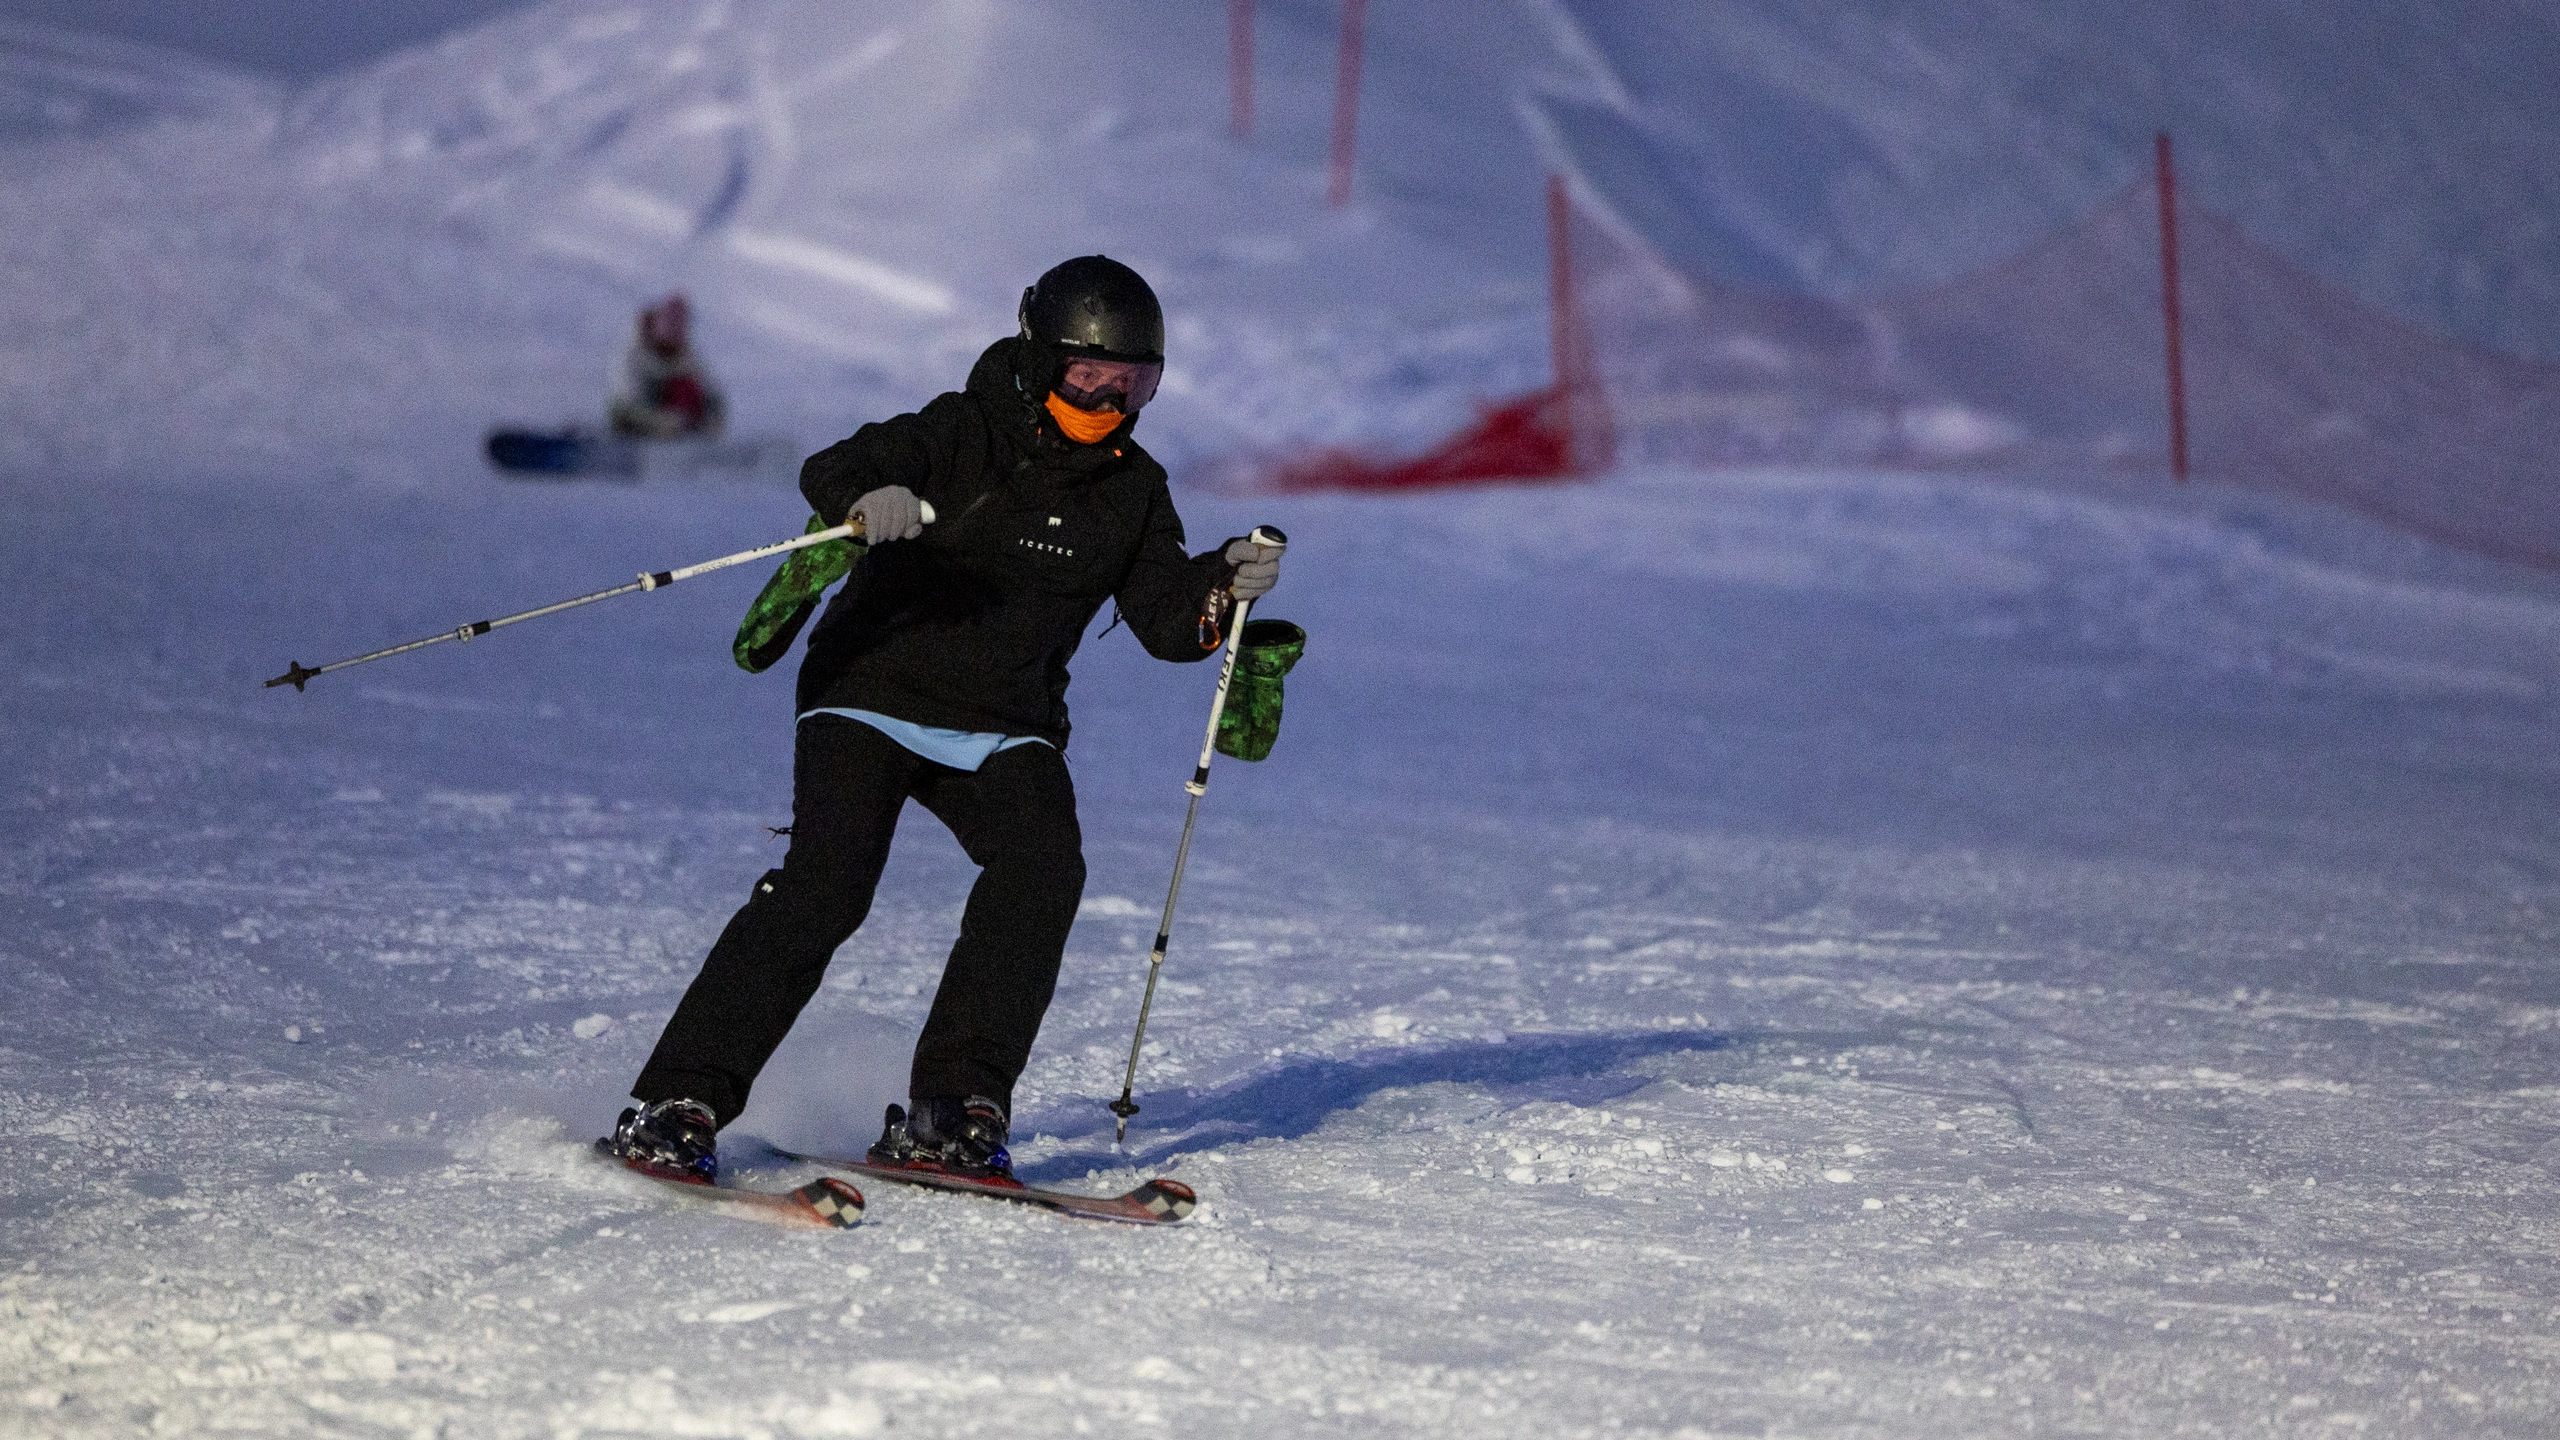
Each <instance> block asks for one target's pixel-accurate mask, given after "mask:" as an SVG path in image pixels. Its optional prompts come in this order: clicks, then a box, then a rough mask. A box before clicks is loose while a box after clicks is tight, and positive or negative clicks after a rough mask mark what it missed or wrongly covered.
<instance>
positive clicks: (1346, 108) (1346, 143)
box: [1326, 0, 1369, 210]
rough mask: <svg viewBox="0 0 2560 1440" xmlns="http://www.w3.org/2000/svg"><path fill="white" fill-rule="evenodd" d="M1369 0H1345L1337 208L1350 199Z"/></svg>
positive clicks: (1333, 200)
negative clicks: (1353, 136)
mask: <svg viewBox="0 0 2560 1440" xmlns="http://www.w3.org/2000/svg"><path fill="white" fill-rule="evenodd" d="M1368 9H1369V3H1368V0H1342V61H1341V65H1340V67H1339V68H1338V69H1337V71H1336V72H1335V76H1334V88H1333V186H1332V190H1331V192H1330V193H1329V194H1328V195H1327V196H1326V200H1327V202H1328V203H1330V204H1331V205H1332V206H1333V208H1335V209H1336V210H1339V209H1341V208H1342V207H1343V206H1345V205H1348V204H1350V203H1351V133H1352V127H1353V125H1354V124H1355V123H1356V122H1357V121H1358V120H1359V118H1360V24H1361V21H1362V19H1363V18H1364V17H1365V15H1366V14H1367V12H1368Z"/></svg>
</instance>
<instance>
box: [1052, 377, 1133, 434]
mask: <svg viewBox="0 0 2560 1440" xmlns="http://www.w3.org/2000/svg"><path fill="white" fill-rule="evenodd" d="M1049 416H1050V418H1051V419H1053V420H1056V421H1057V422H1058V428H1059V429H1060V430H1063V431H1065V432H1066V436H1067V438H1068V439H1070V440H1073V441H1074V442H1076V443H1077V444H1079V445H1090V444H1092V443H1094V442H1095V441H1097V440H1100V439H1102V438H1103V437H1105V436H1107V435H1109V434H1110V433H1111V432H1112V431H1114V430H1117V429H1119V428H1120V422H1121V421H1123V420H1125V419H1127V418H1128V417H1127V416H1125V415H1122V414H1121V413H1120V412H1119V411H1117V410H1079V409H1077V408H1076V407H1074V406H1073V405H1070V404H1068V403H1067V399H1066V397H1065V396H1063V395H1061V394H1059V393H1058V392H1057V391H1055V390H1052V391H1050V392H1049Z"/></svg>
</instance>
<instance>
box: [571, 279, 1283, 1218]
mask: <svg viewBox="0 0 2560 1440" xmlns="http://www.w3.org/2000/svg"><path fill="white" fill-rule="evenodd" d="M1019 317H1020V321H1021V328H1020V332H1019V333H1018V334H1016V335H1014V336H1010V337H1007V338H1005V339H1003V340H999V341H997V342H996V343H995V344H993V345H991V346H989V347H988V348H987V350H986V352H985V353H984V354H982V355H981V356H979V357H978V362H977V364H976V366H975V367H974V368H973V369H972V370H971V371H970V374H969V380H968V384H967V387H966V388H965V389H962V390H957V391H953V392H951V393H948V394H944V395H941V396H939V397H937V398H935V399H934V400H933V401H932V402H931V403H929V404H927V405H926V406H925V407H924V408H923V409H922V410H920V411H917V412H915V413H913V414H908V415H900V416H897V417H896V418H894V419H890V420H885V421H880V422H877V423H874V424H869V425H865V426H863V427H862V428H861V429H860V430H858V431H856V432H854V434H853V436H852V437H851V438H849V439H846V440H843V441H840V442H838V443H837V444H835V445H833V446H831V447H829V448H828V449H826V450H824V451H821V452H820V453H819V454H817V455H815V456H812V457H811V458H810V460H809V462H808V463H807V465H805V466H804V467H803V468H802V470H801V472H800V489H801V493H802V494H803V495H805V496H806V497H807V498H808V500H809V503H810V505H811V506H812V507H813V508H814V509H815V510H816V511H817V512H818V514H819V515H820V516H821V517H824V518H825V519H826V520H827V521H828V522H829V523H836V522H839V521H841V520H844V519H846V518H849V517H852V516H860V517H861V518H862V520H863V524H864V526H865V527H866V529H867V531H868V538H869V541H870V549H869V551H868V552H867V553H866V554H865V555H864V556H863V558H862V559H861V560H860V561H859V562H858V563H857V564H856V565H855V566H854V568H853V571H852V573H851V574H850V575H849V576H848V577H847V579H846V582H845V586H844V589H843V590H842V591H841V592H840V593H838V595H837V596H836V598H835V599H834V600H833V601H832V602H831V603H830V604H829V605H828V608H827V610H826V613H825V614H824V615H823V616H822V617H821V618H820V620H819V622H818V624H817V627H816V629H815V630H814V631H812V632H811V635H810V638H809V645H808V653H807V656H806V657H805V658H804V659H803V661H802V663H801V669H800V681H799V690H798V696H797V704H796V710H797V714H798V727H797V739H796V743H795V749H794V752H793V757H792V758H793V766H792V825H791V831H790V837H791V846H790V849H789V851H788V852H787V853H786V854H785V855H784V857H783V862H782V868H780V869H778V870H770V871H767V872H766V873H765V874H764V875H763V877H762V878H760V879H759V880H757V882H756V884H755V888H754V890H753V892H752V893H751V894H750V895H749V896H748V899H747V903H746V905H745V906H744V907H743V908H741V909H740V910H739V911H738V913H737V914H736V916H734V917H733V918H732V919H731V920H730V921H729V924H728V928H727V929H725V930H724V931H722V932H721V935H720V938H719V941H718V942H717V943H716V944H714V945H713V946H712V949H711V954H710V956H709V957H708V958H707V959H705V960H704V962H703V966H702V972H701V974H700V975H699V976H697V977H696V978H695V980H694V982H693V984H692V986H691V988H689V989H688V990H687V991H686V992H685V996H684V999H683V1000H682V1002H681V1003H679V1004H678V1005H677V1007H676V1012H675V1014H674V1016H673V1017H672V1018H671V1019H669V1021H668V1022H667V1027H666V1030H665V1031H664V1032H663V1033H662V1034H661V1035H660V1036H659V1039H658V1044H657V1048H656V1050H655V1052H654V1053H652V1054H651V1055H650V1057H649V1061H648V1063H647V1065H646V1066H645V1067H644V1068H643V1069H642V1070H641V1072H640V1077H639V1079H638V1080H637V1081H635V1082H634V1083H633V1085H632V1090H631V1094H632V1098H633V1099H635V1100H638V1101H639V1102H640V1104H639V1106H638V1107H636V1108H634V1109H631V1110H626V1111H624V1112H623V1114H622V1118H621V1120H620V1121H619V1123H617V1125H616V1126H615V1129H614V1133H613V1135H612V1136H611V1137H610V1140H609V1142H608V1144H609V1145H610V1147H611V1148H613V1149H614V1150H615V1151H616V1152H617V1153H619V1154H621V1155H622V1156H623V1157H624V1158H625V1159H627V1160H632V1161H635V1162H637V1163H640V1164H642V1165H644V1166H646V1167H649V1168H652V1169H657V1170H661V1171H676V1172H688V1173H691V1174H694V1175H697V1176H700V1177H702V1178H704V1179H710V1178H713V1177H714V1176H716V1174H717V1171H718V1160H717V1157H716V1153H715V1140H714V1137H715V1134H716V1132H717V1131H718V1129H719V1127H721V1126H722V1125H725V1124H727V1123H728V1122H729V1121H731V1120H734V1119H736V1118H737V1116H738V1114H739V1112H741V1111H742V1110H744V1109H745V1108H746V1104H747V1092H748V1089H749V1087H750V1086H751V1085H752V1084H753V1083H754V1080H755V1077H756V1074H757V1072H758V1071H759V1070H761V1069H762V1068H763V1066H764V1063H765V1061H766V1060H767V1059H768V1058H769V1057H770V1056H771V1055H772V1053H773V1050H774V1047H775V1046H777V1045H778V1044H780V1043H781V1041H782V1037H783V1034H784V1032H786V1031H787V1030H789V1029H790V1028H791V1025H792V1022H793V1021H794V1020H795V1019H796V1018H797V1017H798V1016H799V1013H800V1010H801V1007H802V1006H804V1005H806V1004H807V1003H808V1001H809V998H810V997H811V996H812V995H814V994H815V993H816V992H817V989H818V984H819V981H820V979H821V978H822V977H823V975H824V974H825V971H826V967H827V962H828V960H829V958H830V957H831V956H833V955H834V953H835V950H836V947H837V946H838V945H840V944H842V943H844V941H845V940H846V939H847V938H849V937H850V936H851V935H852V934H853V932H854V930H855V929H856V927H858V926H860V925H861V923H862V921H863V918H864V916H865V915H866V914H867V913H868V912H869V910H870V907H871V898H872V892H873V889H874V887H875V886H876V885H877V884H878V882H879V878H880V873H881V867H882V866H883V865H884V864H885V863H886V862H887V859H888V853H889V841H890V837H891V835H892V834H893V833H894V831H895V829H896V826H897V820H898V813H899V811H900V810H901V809H902V808H904V806H905V805H906V802H907V801H908V800H910V799H913V800H915V801H917V802H919V803H920V804H922V805H923V806H924V807H925V808H926V809H927V810H929V811H931V812H932V813H933V815H934V816H935V818H937V819H939V820H941V821H942V822H943V824H945V825H947V826H949V827H950V829H951V832H952V834H953V835H954V836H956V837H957V838H958V839H959V841H960V845H961V848H962V849H963V850H964V851H966V852H967V854H968V856H969V858H970V859H971V860H973V861H975V862H976V863H977V864H978V866H979V867H980V873H979V876H978V879H977V882H976V884H975V885H974V886H973V887H972V888H971V890H970V892H969V901H968V906H967V909H966V910H965V911H964V913H963V914H962V917H961V922H960V937H959V940H958V943H956V944H955V945H953V946H952V949H951V955H950V959H949V960H948V961H947V962H946V964H945V966H944V969H943V976H942V983H941V987H940V988H939V989H938V990H937V991H936V993H935V995H934V999H933V1006H932V1009H931V1012H930V1013H929V1014H928V1015H927V1017H926V1019H925V1023H924V1032H923V1034H922V1036H921V1037H920V1038H919V1039H918V1041H917V1043H916V1050H915V1059H914V1064H913V1067H912V1069H911V1071H910V1073H909V1082H908V1096H909V1104H908V1106H906V1107H904V1108H903V1109H902V1108H901V1107H896V1106H892V1107H891V1108H890V1112H889V1122H888V1126H887V1131H886V1133H885V1134H884V1135H883V1136H882V1137H881V1140H880V1143H879V1144H877V1145H875V1146H873V1147H872V1151H871V1158H872V1160H874V1161H875V1162H877V1163H882V1164H895V1165H910V1166H923V1167H935V1168H943V1169H947V1170H949V1171H951V1172H953V1173H959V1174H965V1175H971V1176H976V1177H986V1176H1005V1175H1009V1174H1010V1160H1009V1157H1008V1156H1007V1154H1006V1150H1005V1146H1006V1142H1007V1140H1008V1138H1009V1129H1010V1124H1011V1114H1012V1098H1013V1085H1014V1081H1015V1080H1016V1079H1017V1078H1018V1077H1019V1076H1020V1075H1021V1073H1022V1070H1023V1067H1024V1065H1025V1064H1026V1063H1027V1061H1028V1059H1029V1056H1030V1053H1031V1045H1032V1040H1033V1038H1034V1037H1035V1036H1036V1035H1037V1034H1038V1032H1039V1029H1040V1021H1041V1018H1042V1016H1043V1015H1044V1014H1045V1013H1046V1012H1047V1010H1048V1007H1049V1001H1050V997H1051V995H1052V994H1053V993H1054V992H1055V990H1056V987H1057V980H1058V967H1059V961H1060V957H1061V956H1062V954H1063V953H1064V951H1065V948H1066V941H1067V931H1068V928H1069V927H1070V926H1071V925H1072V924H1073V923H1074V920H1075V914H1076V905H1077V902H1078V900H1079V899H1080V898H1081V896H1082V895H1083V891H1084V878H1085V867H1084V857H1083V850H1082V845H1083V842H1082V837H1081V834H1080V832H1079V830H1078V828H1077V824H1076V804H1075V788H1074V785H1073V783H1072V782H1071V781H1070V779H1069V777H1068V773H1067V765H1066V758H1065V755H1064V754H1063V747H1064V746H1065V744H1066V742H1067V729H1068V725H1067V706H1066V690H1067V680H1068V675H1067V662H1068V660H1069V659H1070V658H1072V657H1073V656H1074V654H1075V651H1076V647H1077V645H1078V643H1079V642H1080V640H1081V639H1082V637H1083V635H1084V632H1085V630H1086V628H1087V626H1088V625H1090V623H1091V622H1092V620H1093V618H1094V616H1095V614H1096V613H1097V612H1098V611H1099V610H1100V608H1101V606H1102V604H1103V602H1104V601H1106V600H1109V601H1113V602H1115V603H1116V604H1117V606H1118V608H1119V611H1120V614H1121V615H1122V616H1123V617H1125V618H1126V620H1127V621H1128V624H1129V628H1130V631H1131V632H1132V633H1133V634H1135V635H1136V636H1137V638H1138V640H1139V642H1140V643H1141V644H1143V645H1144V646H1145V647H1146V648H1147V650H1148V652H1149V653H1151V654H1153V655H1155V656H1157V657H1158V658H1159V659H1164V660H1179V661H1190V660H1200V659H1203V658H1206V657H1207V656H1208V655H1210V654H1212V653H1214V652H1215V651H1216V649H1217V648H1218V645H1219V642H1220V636H1219V634H1218V631H1219V629H1220V627H1221V625H1222V624H1223V622H1224V619H1225V617H1226V615H1227V614H1228V611H1229V608H1230V606H1231V604H1232V602H1233V601H1235V600H1246V599H1254V598H1257V597H1259V596H1261V595H1262V594H1263V593H1265V592H1266V591H1268V590H1269V589H1270V588H1271V586H1272V583H1273V582H1274V581H1275V580H1276V579H1277V578H1278V574H1279V555H1278V552H1276V551H1270V550H1265V549H1263V548H1261V547H1257V546H1255V545H1254V544H1253V543H1252V542H1251V541H1249V540H1244V539H1237V540H1231V541H1228V542H1225V543H1222V544H1220V545H1218V546H1215V547H1213V548H1211V549H1210V550H1208V551H1205V552H1203V553H1201V554H1199V555H1189V554H1186V553H1185V552H1184V548H1183V531H1182V521H1181V519H1180V517H1178V516H1177V515H1176V514H1175V513H1174V508H1173V500H1172V497H1171V495H1170V494H1169V493H1168V492H1167V490H1166V487H1165V472H1164V469H1163V467H1162V466H1160V465H1158V464H1157V463H1156V462H1155V460H1154V459H1153V458H1152V457H1150V456H1149V455H1148V454H1147V452H1146V451H1144V450H1142V449H1140V448H1139V447H1138V444H1137V442H1136V441H1134V440H1132V439H1131V438H1130V431H1131V428H1132V427H1133V426H1134V425H1135V424H1136V423H1137V415H1138V412H1139V410H1140V409H1141V408H1142V407H1143V406H1144V405H1145V404H1146V403H1147V401H1148V399H1149V398H1151V397H1152V396H1153V395H1154V394H1155V391H1156V383H1157V381H1158V379H1159V378H1161V376H1162V374H1163V371H1164V313H1163V311H1162V309H1161V308H1160V307H1159V305H1158V304H1157V301H1156V296H1155V292H1154V291H1153V290H1151V289H1149V288H1148V286H1147V283H1146V281H1145V280H1143V279H1141V278H1140V277H1139V275H1138V274H1137V272H1136V271H1134V270H1131V269H1130V268H1129V267H1127V266H1125V265H1122V264H1120V263H1119V262H1118V261H1115V260H1111V259H1108V258H1106V257H1103V256H1100V255H1090V256H1085V257H1082V258H1080V259H1075V260H1069V261H1067V262H1066V263H1065V264H1062V265H1060V266H1058V267H1056V268H1055V269H1053V270H1051V271H1049V272H1048V273H1047V274H1045V275H1043V276H1041V277H1040V280H1039V283H1037V284H1035V285H1033V286H1032V287H1031V288H1030V289H1028V290H1026V291H1024V292H1023V296H1022V305H1021V309H1020V312H1019ZM926 503H929V504H930V505H931V506H932V509H933V512H934V513H935V514H936V515H938V516H940V517H942V519H941V521H940V523H938V524H935V525H934V526H933V527H932V528H931V529H930V530H929V531H928V530H927V529H926V527H925V524H924V523H923V511H922V506H923V505H924V504H926Z"/></svg>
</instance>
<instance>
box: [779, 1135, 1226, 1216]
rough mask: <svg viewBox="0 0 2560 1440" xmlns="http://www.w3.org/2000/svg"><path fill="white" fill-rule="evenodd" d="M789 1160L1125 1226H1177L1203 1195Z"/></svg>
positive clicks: (1175, 1183)
mask: <svg viewBox="0 0 2560 1440" xmlns="http://www.w3.org/2000/svg"><path fill="white" fill-rule="evenodd" d="M781 1153H782V1154H783V1156H784V1158H786V1159H791V1160H797V1161H800V1162H802V1163H803V1164H808V1165H822V1166H824V1167H826V1168H827V1169H829V1170H842V1171H844V1172H846V1173H848V1174H853V1175H871V1176H876V1177H877V1178H879V1179H882V1180H890V1181H895V1182H896V1183H898V1184H900V1185H916V1186H921V1187H923V1188H924V1189H927V1190H946V1191H950V1192H952V1193H954V1194H959V1195H984V1196H986V1197H987V1198H988V1199H990V1200H1009V1201H1012V1202H1013V1203H1015V1204H1017V1205H1034V1206H1038V1207H1039V1208H1040V1209H1043V1210H1052V1211H1055V1212H1057V1213H1058V1214H1061V1215H1072V1216H1074V1217H1075V1218H1077V1219H1079V1220H1109V1221H1114V1222H1117V1223H1119V1224H1122V1225H1178V1224H1180V1223H1181V1222H1183V1221H1184V1220H1187V1219H1189V1218H1191V1212H1192V1211H1194V1210H1196V1209H1198V1208H1200V1197H1199V1196H1198V1195H1196V1194H1194V1193H1193V1192H1192V1189H1191V1187H1190V1186H1188V1185H1185V1184H1183V1183H1182V1182H1181V1181H1179V1180H1167V1179H1164V1178H1162V1177H1158V1178H1157V1179H1153V1180H1149V1181H1148V1182H1146V1183H1145V1184H1143V1185H1140V1186H1139V1187H1138V1188H1137V1189H1135V1190H1132V1191H1130V1192H1129V1193H1128V1194H1126V1195H1080V1194H1077V1193H1076V1192H1074V1191H1072V1190H1043V1189H1041V1188H1039V1187H1038V1186H1035V1185H1025V1184H1023V1183H1022V1182H1021V1181H1019V1180H1000V1179H994V1178H987V1179H981V1178H979V1177H977V1176H973V1175H957V1174H954V1173H952V1172H951V1171H949V1170H945V1169H943V1168H942V1167H940V1166H938V1165H935V1164H933V1163H931V1162H930V1161H922V1160H918V1161H911V1162H909V1163H907V1164H905V1165H875V1164H873V1163H871V1162H870V1161H868V1160H841V1159H836V1158H834V1157H832V1156H826V1155H794V1154H792V1153H791V1152H790V1151H787V1150H786V1151H783V1152H781Z"/></svg>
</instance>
